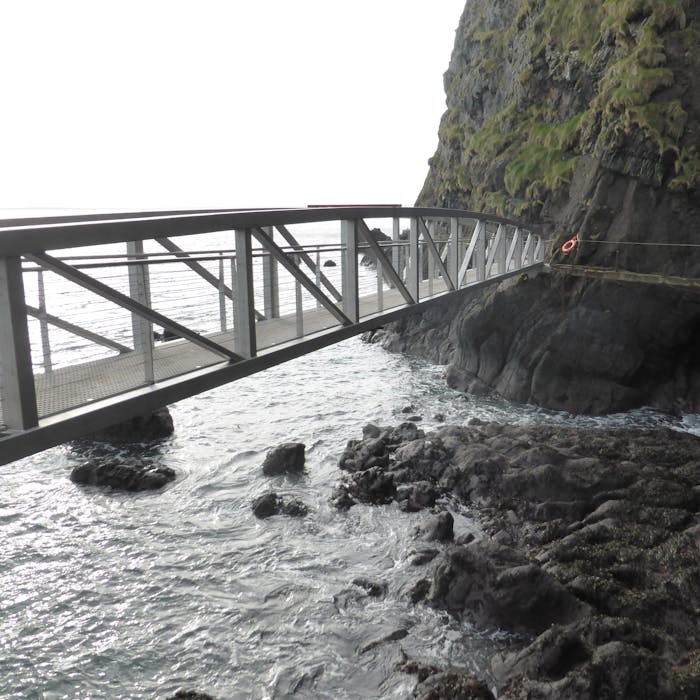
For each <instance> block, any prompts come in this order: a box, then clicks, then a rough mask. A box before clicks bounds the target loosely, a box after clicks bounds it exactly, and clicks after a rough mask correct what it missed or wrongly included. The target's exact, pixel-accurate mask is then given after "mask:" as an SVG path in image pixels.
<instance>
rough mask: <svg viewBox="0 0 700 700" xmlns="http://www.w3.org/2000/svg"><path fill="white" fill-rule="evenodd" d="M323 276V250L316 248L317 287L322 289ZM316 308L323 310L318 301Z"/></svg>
mask: <svg viewBox="0 0 700 700" xmlns="http://www.w3.org/2000/svg"><path fill="white" fill-rule="evenodd" d="M322 278H323V275H322V274H321V250H320V248H316V286H317V287H318V288H319V289H321V280H322ZM316 308H317V309H320V308H322V305H321V302H320V301H319V300H318V299H316Z"/></svg>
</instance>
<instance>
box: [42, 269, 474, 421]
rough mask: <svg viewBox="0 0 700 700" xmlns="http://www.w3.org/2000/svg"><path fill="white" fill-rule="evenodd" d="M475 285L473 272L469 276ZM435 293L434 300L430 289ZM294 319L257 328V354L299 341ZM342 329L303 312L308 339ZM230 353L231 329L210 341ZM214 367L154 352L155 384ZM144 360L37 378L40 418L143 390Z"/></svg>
mask: <svg viewBox="0 0 700 700" xmlns="http://www.w3.org/2000/svg"><path fill="white" fill-rule="evenodd" d="M470 273H471V275H468V276H470V277H471V281H474V278H475V274H476V273H475V271H470ZM431 288H432V295H431V294H430V289H431ZM446 291H447V287H446V285H445V283H444V282H443V281H442V280H440V279H435V280H432V283H430V282H427V281H426V282H422V283H421V285H420V298H421V299H422V300H426V299H428V298H433V297H435V296H440V295H442V294H444V293H445V292H446ZM359 304H360V318H363V317H367V316H370V315H372V314H376V313H377V310H378V295H377V294H371V295H366V296H363V297H360V299H359ZM405 306H407V305H406V304H405V302H404V299H403V298H402V296H401V294H400V293H399V292H398V291H397V290H394V289H388V290H384V292H383V307H384V309H385V310H387V311H388V310H391V309H394V308H398V307H405ZM296 323H297V322H296V314H289V315H287V316H283V317H280V318H275V319H269V320H264V321H259V322H258V323H256V336H257V342H258V347H259V348H260V350H259V353H258V354H264V352H265V350H266V349H271V348H275V347H276V346H279V345H281V344H283V343H286V342H289V341H293V340H296V339H297V336H296V331H297V326H296ZM337 326H338V322H337V321H336V319H335V318H334V317H333V316H332V315H331V314H330V312H329V311H327V310H326V309H306V310H304V328H303V331H304V337H305V338H308V337H309V336H311V335H313V334H315V333H320V332H322V331H325V330H328V329H330V328H334V327H337ZM208 337H209V338H211V339H212V340H213V341H215V342H216V343H219V344H220V345H223V346H224V347H226V348H228V349H229V350H234V349H235V346H236V334H235V332H234V331H233V330H231V331H228V332H225V333H214V334H210V335H209V336H208ZM216 364H227V363H226V361H225V360H222V358H221V357H219V356H217V355H215V354H213V353H211V352H209V351H207V350H205V349H203V348H201V347H198V346H196V345H193V344H192V343H189V342H187V341H184V340H172V341H169V342H166V343H162V344H158V345H156V346H155V347H154V348H153V366H154V371H155V380H156V381H160V380H163V379H167V378H169V377H175V376H179V375H183V374H186V373H187V372H192V371H195V370H198V369H201V368H203V367H210V366H213V365H216ZM145 365H146V358H145V355H144V353H142V352H137V351H132V352H128V353H124V354H120V355H115V356H114V357H108V358H104V359H100V360H95V361H92V362H86V363H83V364H79V365H73V366H70V367H65V368H60V369H56V370H54V371H52V372H50V373H47V374H39V375H36V376H35V385H36V391H37V402H38V407H39V412H40V415H42V416H43V417H48V416H51V415H55V414H57V413H60V412H61V411H66V410H70V409H71V408H74V407H76V406H82V405H85V404H89V403H91V402H94V401H98V400H100V399H105V398H109V397H112V396H117V395H119V394H122V393H124V392H127V391H130V390H132V389H135V388H138V387H140V386H143V385H144V382H143V377H144V376H145Z"/></svg>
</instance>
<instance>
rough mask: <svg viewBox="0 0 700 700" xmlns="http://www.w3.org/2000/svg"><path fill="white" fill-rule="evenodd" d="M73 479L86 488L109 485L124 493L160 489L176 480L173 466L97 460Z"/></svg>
mask: <svg viewBox="0 0 700 700" xmlns="http://www.w3.org/2000/svg"><path fill="white" fill-rule="evenodd" d="M70 479H71V481H72V482H73V483H75V484H81V485H83V486H108V487H110V488H113V489H120V490H122V491H149V490H154V489H159V488H162V487H163V486H165V485H166V484H167V483H168V482H170V481H173V480H174V479H175V471H174V470H172V469H171V468H170V467H164V466H155V465H153V464H152V463H148V462H140V461H136V460H134V461H123V460H117V459H114V460H106V461H97V460H93V461H90V462H85V463H84V464H80V465H78V466H77V467H75V468H74V469H73V471H72V472H71V475H70Z"/></svg>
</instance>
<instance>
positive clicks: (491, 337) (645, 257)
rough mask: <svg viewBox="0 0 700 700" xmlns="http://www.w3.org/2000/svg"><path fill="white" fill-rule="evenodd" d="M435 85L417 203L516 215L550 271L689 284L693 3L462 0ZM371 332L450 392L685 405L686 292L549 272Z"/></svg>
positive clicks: (564, 403)
mask: <svg viewBox="0 0 700 700" xmlns="http://www.w3.org/2000/svg"><path fill="white" fill-rule="evenodd" d="M445 90H446V96H447V111H446V112H445V114H444V116H443V118H442V121H441V124H440V129H439V145H438V148H437V152H436V154H435V156H434V157H433V158H432V159H431V160H430V169H429V172H428V176H427V179H426V181H425V185H424V187H423V189H422V191H421V193H420V196H419V197H418V202H417V203H418V204H419V205H421V206H447V207H458V208H464V209H471V210H477V211H478V210H481V211H485V212H493V213H497V214H501V215H509V216H514V217H516V218H518V219H520V220H523V221H526V222H528V223H529V224H530V225H532V226H537V227H539V229H540V230H541V231H543V232H544V233H545V235H546V236H547V237H548V238H549V239H550V245H549V248H548V261H549V262H550V263H558V262H567V263H575V264H577V265H586V266H598V267H607V268H612V267H614V266H617V267H619V268H622V269H625V270H630V271H633V272H641V273H653V274H659V275H676V276H682V277H695V278H698V277H700V196H699V192H700V138H699V132H698V129H699V126H698V125H699V124H700V2H698V0H581V1H580V2H577V3H563V2H557V1H555V0H490V1H489V2H487V1H486V0H470V1H469V2H468V3H467V5H466V9H465V11H464V13H463V16H462V18H461V21H460V24H459V28H458V30H457V35H456V42H455V47H454V51H453V54H452V59H451V62H450V66H449V69H448V70H447V72H446V74H445ZM573 234H577V235H578V237H579V245H578V247H577V248H576V250H575V251H574V252H573V253H570V254H569V255H568V256H565V255H564V254H563V253H562V252H561V245H562V243H564V242H565V241H566V240H567V239H569V238H570V237H571V236H572V235H573ZM426 329H427V330H429V331H430V336H431V341H430V343H429V344H428V343H426V342H425V340H424V337H425V331H426ZM384 338H385V342H387V344H388V345H389V346H390V347H394V348H396V349H402V350H408V351H414V352H422V353H423V354H427V355H428V356H430V357H431V359H435V360H439V361H446V362H449V363H450V371H449V373H448V377H449V380H450V383H451V384H452V385H453V386H456V387H459V388H463V389H471V390H476V389H483V388H485V387H491V388H494V389H495V390H497V391H498V392H499V393H501V394H502V395H504V396H505V397H506V398H509V399H512V400H516V401H530V402H534V403H538V404H540V405H543V406H547V407H551V408H557V409H568V410H573V411H576V412H586V413H605V412H610V411H616V410H624V409H627V408H630V407H634V406H639V405H644V404H651V405H655V406H658V407H661V408H665V409H676V410H700V294H698V293H697V292H689V291H687V290H682V289H681V290H679V289H672V288H668V287H664V286H660V285H650V284H644V285H642V284H632V283H629V282H625V283H622V282H610V281H600V280H593V279H589V278H580V277H573V276H569V275H567V274H566V273H564V272H562V271H558V272H552V273H550V274H546V275H542V276H539V277H538V278H537V279H533V280H530V281H528V282H526V283H520V284H517V285H506V286H504V287H502V288H500V289H498V290H493V289H492V290H489V291H487V292H485V293H484V295H483V296H482V297H481V298H479V299H474V301H473V302H470V303H469V304H468V305H466V306H465V307H463V308H461V309H456V310H455V309H449V308H445V309H443V310H442V311H436V312H433V313H432V316H431V317H429V318H423V319H421V320H419V321H417V322H416V321H413V322H409V323H403V324H401V325H398V326H394V327H392V328H390V329H388V334H386V335H385V336H384Z"/></svg>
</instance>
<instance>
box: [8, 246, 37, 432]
mask: <svg viewBox="0 0 700 700" xmlns="http://www.w3.org/2000/svg"><path fill="white" fill-rule="evenodd" d="M0 328H2V333H0V392H1V393H0V400H1V401H2V418H3V423H4V424H5V425H6V426H7V427H8V428H11V429H15V430H26V429H28V428H33V427H34V426H36V425H37V424H38V422H39V416H38V412H37V405H36V391H35V388H34V374H33V372H32V356H31V348H30V344H29V331H28V330H27V313H26V309H25V300H24V284H23V283H22V262H21V259H20V258H19V257H14V256H13V257H6V258H0Z"/></svg>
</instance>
